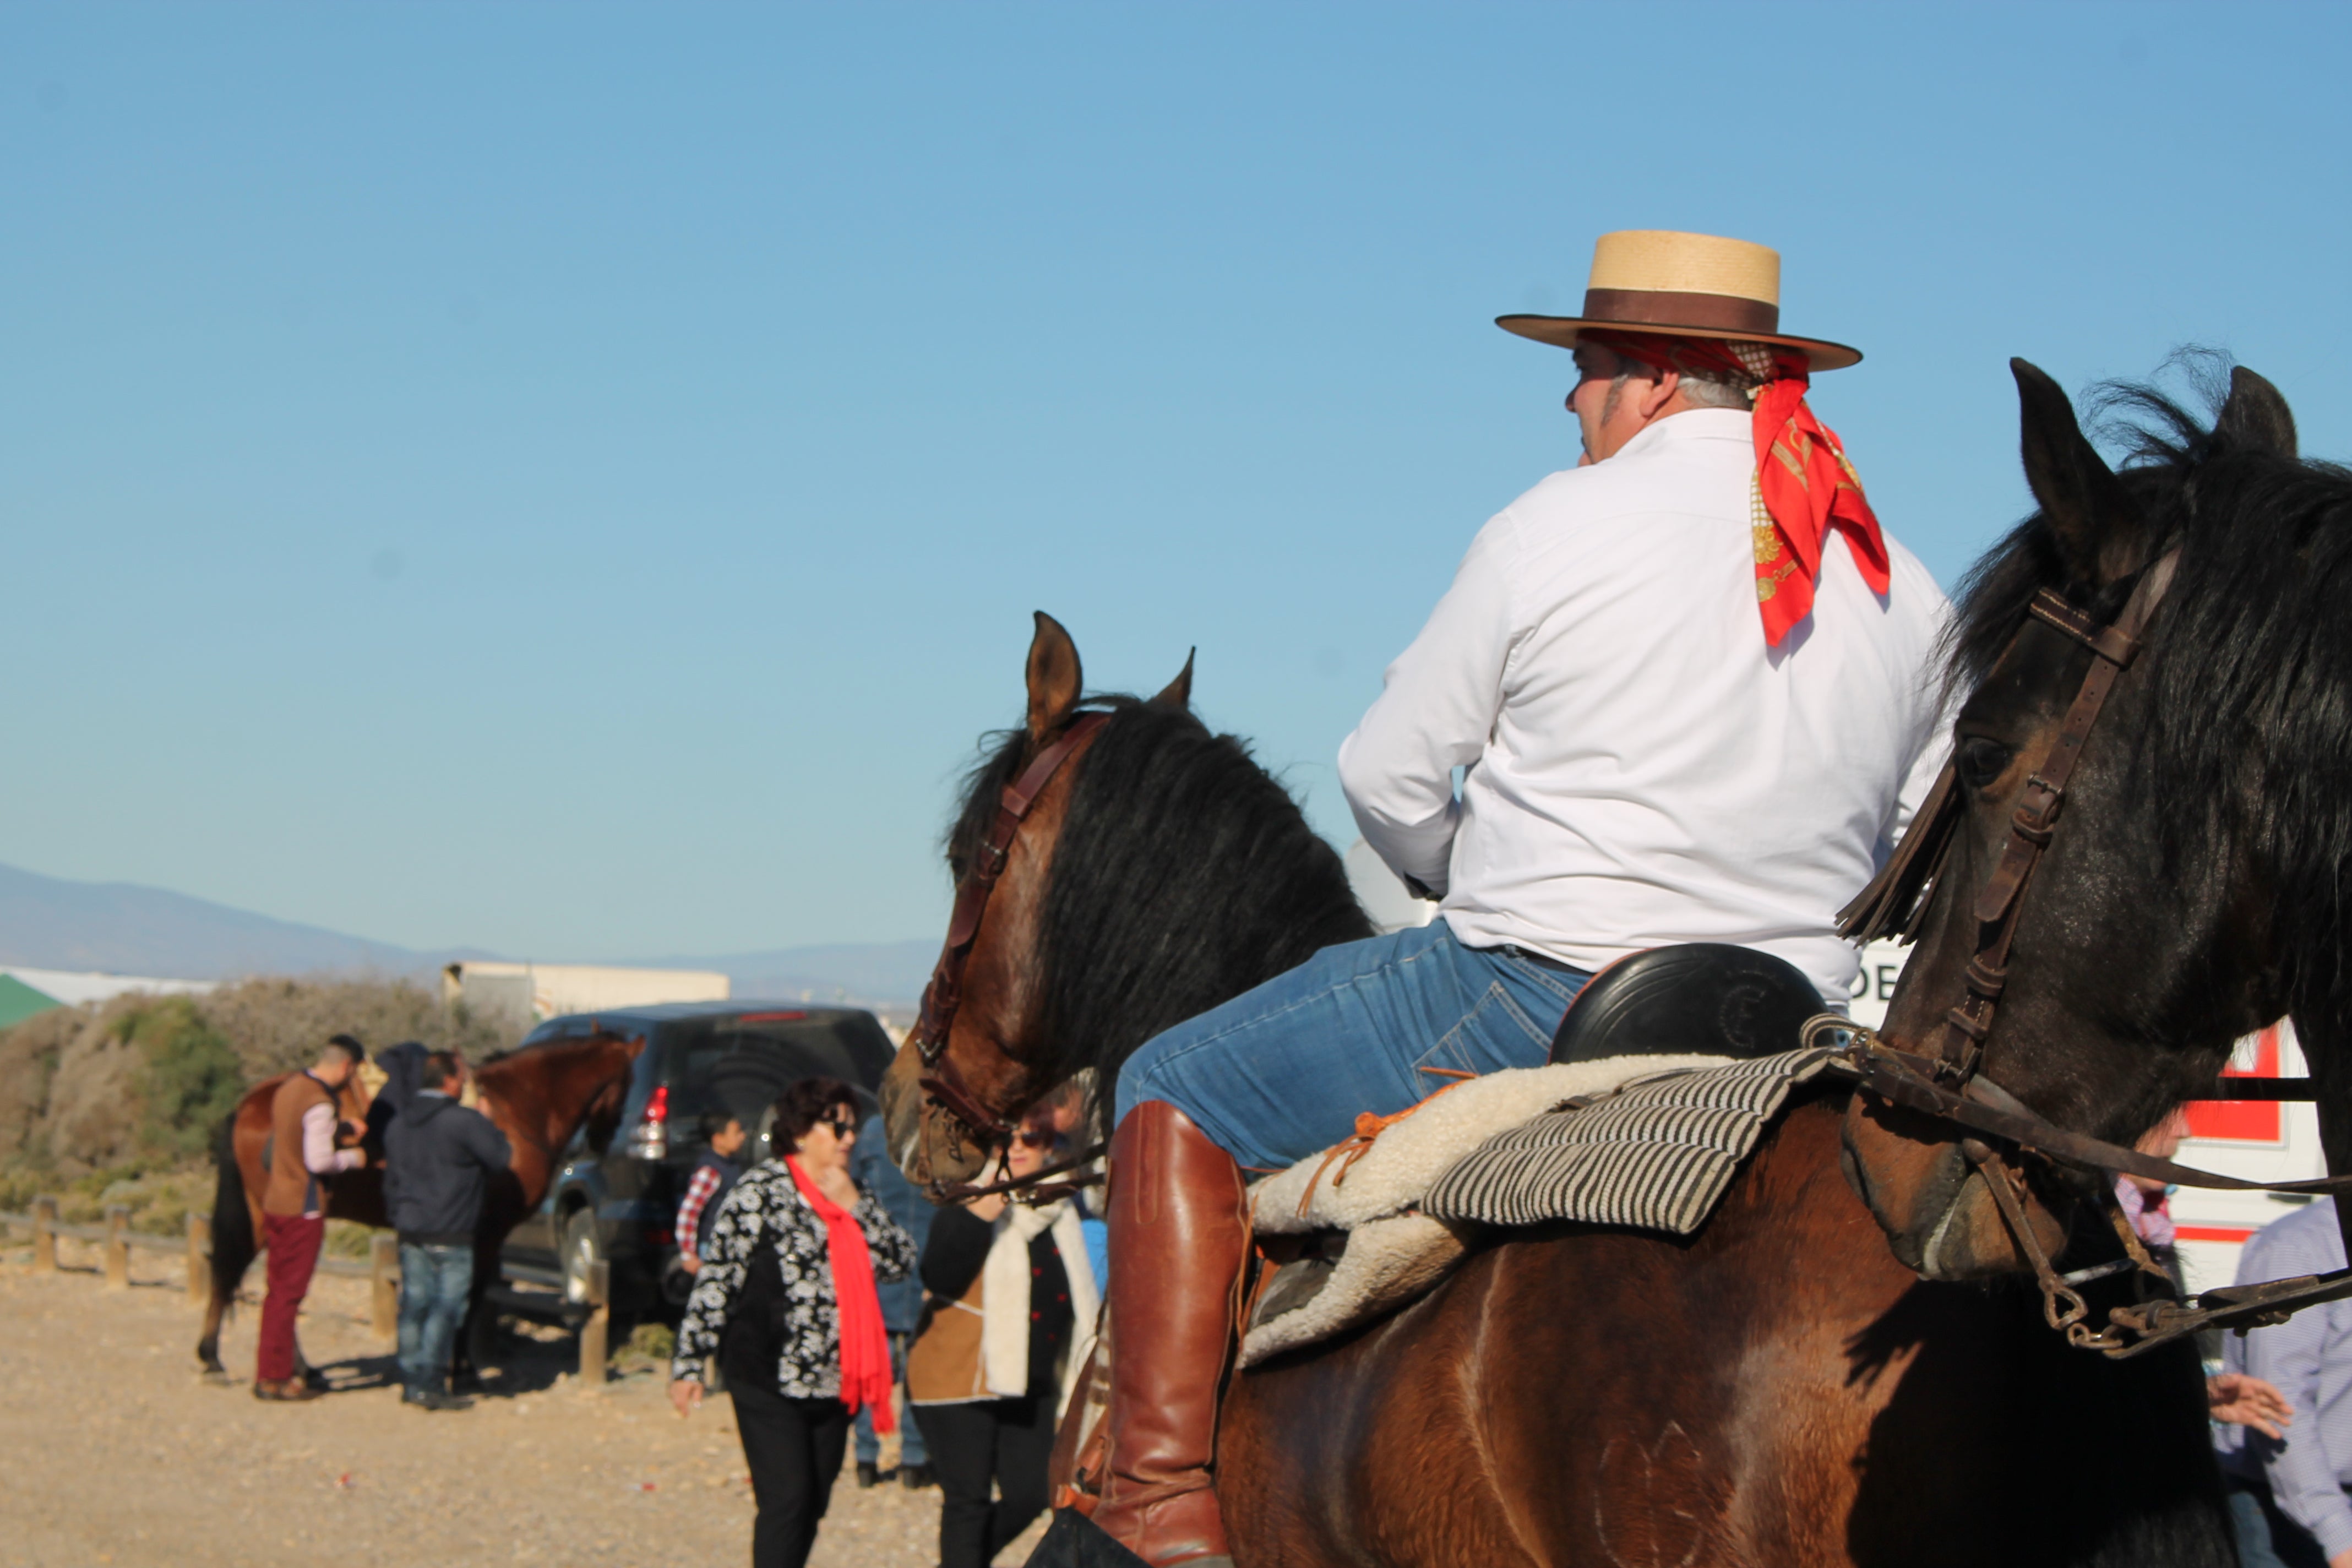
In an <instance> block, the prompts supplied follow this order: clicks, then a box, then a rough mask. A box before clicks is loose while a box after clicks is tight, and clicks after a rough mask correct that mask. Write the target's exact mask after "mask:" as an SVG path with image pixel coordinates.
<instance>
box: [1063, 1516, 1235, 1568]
mask: <svg viewBox="0 0 2352 1568" xmlns="http://www.w3.org/2000/svg"><path fill="white" fill-rule="evenodd" d="M1026 1568H1151V1564H1150V1563H1146V1562H1145V1561H1144V1560H1143V1559H1142V1558H1140V1557H1138V1556H1137V1555H1136V1554H1135V1553H1134V1552H1129V1550H1128V1549H1127V1548H1126V1547H1125V1546H1123V1545H1121V1544H1119V1542H1118V1540H1116V1539H1115V1538H1114V1537H1112V1536H1111V1535H1109V1534H1108V1533H1107V1532H1106V1531H1104V1530H1103V1529H1102V1527H1101V1526H1100V1525H1097V1523H1095V1521H1093V1520H1091V1519H1088V1518H1087V1516H1086V1515H1085V1514H1083V1513H1081V1512H1079V1511H1078V1510H1076V1509H1075V1508H1063V1509H1056V1510H1054V1522H1053V1523H1052V1524H1050V1525H1048V1526H1047V1527H1046V1530H1045V1539H1044V1540H1042V1541H1040V1542H1037V1547H1036V1550H1035V1551H1034V1552H1030V1553H1029V1561H1028V1563H1027V1564H1026ZM1178 1568H1234V1560H1233V1559H1232V1558H1230V1557H1192V1558H1187V1559H1186V1560H1185V1561H1184V1562H1183V1563H1180V1564H1179V1565H1178Z"/></svg>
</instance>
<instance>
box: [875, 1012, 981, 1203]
mask: <svg viewBox="0 0 2352 1568" xmlns="http://www.w3.org/2000/svg"><path fill="white" fill-rule="evenodd" d="M928 1071H929V1069H928V1068H926V1067H925V1066H924V1063H923V1058H922V1053H921V1052H919V1050H917V1049H916V1048H915V1046H914V1043H913V1041H912V1040H909V1041H908V1043H907V1044H906V1045H903V1046H901V1047H898V1056H896V1057H895V1058H892V1059H891V1062H890V1070H889V1071H887V1072H886V1073H884V1074H883V1075H882V1090H881V1096H880V1098H881V1101H882V1133H883V1136H884V1137H885V1138H887V1139H888V1140H889V1154H890V1160H891V1163H894V1164H896V1165H897V1166H898V1169H899V1170H900V1171H901V1172H903V1173H905V1174H906V1177H907V1179H908V1181H910V1182H912V1183H914V1184H915V1185H917V1186H918V1187H926V1186H936V1185H942V1184H949V1183H954V1182H969V1181H972V1180H973V1179H975V1178H976V1177H978V1176H979V1174H980V1173H981V1168H982V1166H984V1165H985V1164H987V1163H988V1157H989V1154H990V1152H991V1151H990V1149H989V1146H988V1144H987V1142H985V1140H984V1139H983V1138H982V1137H981V1136H980V1135H979V1134H977V1133H976V1132H975V1131H973V1130H972V1128H971V1126H970V1125H969V1124H968V1123H967V1122H965V1121H963V1120H962V1119H961V1117H959V1116H957V1115H955V1114H954V1113H953V1112H952V1111H950V1110H948V1109H947V1108H946V1107H945V1106H943V1105H941V1104H940V1102H939V1101H938V1100H934V1099H933V1098H932V1097H931V1095H930V1094H929V1091H928V1090H927V1089H925V1088H924V1086H923V1079H924V1077H925V1076H926V1074H927V1073H928Z"/></svg>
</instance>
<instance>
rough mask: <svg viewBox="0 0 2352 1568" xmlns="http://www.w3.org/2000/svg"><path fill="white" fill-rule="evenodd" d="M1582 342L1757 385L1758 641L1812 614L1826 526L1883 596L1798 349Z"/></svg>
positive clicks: (1878, 560) (1858, 500)
mask: <svg viewBox="0 0 2352 1568" xmlns="http://www.w3.org/2000/svg"><path fill="white" fill-rule="evenodd" d="M1583 336H1584V340H1585V341H1586V342H1591V343H1596V344H1598V345H1599V346H1601V347H1602V348H1605V349H1610V350H1613V351H1614V352H1616V353H1621V354H1623V355H1624V356H1625V357H1626V358H1628V359H1636V360H1639V361H1641V362H1642V363H1643V364H1646V365H1649V366H1651V367H1652V368H1653V369H1656V370H1676V371H1680V370H1697V371H1707V372H1712V373H1714V374H1717V375H1728V376H1731V377H1733V378H1734V379H1736V380H1739V381H1746V382H1760V383H1761V384H1760V385H1759V387H1758V389H1757V391H1756V394H1755V396H1756V416H1755V432H1756V482H1755V485H1754V487H1753V488H1752V489H1751V491H1750V494H1751V496H1752V498H1753V505H1754V514H1755V515H1754V516H1753V517H1752V518H1751V520H1750V521H1751V522H1752V523H1753V525H1754V539H1755V551H1756V607H1757V608H1758V610H1759V611H1760V612H1761V613H1762V614H1763V616H1764V640H1765V641H1766V642H1767V643H1769V644H1770V645H1771V646H1772V647H1780V639H1781V638H1783V637H1787V636H1788V635H1789V628H1790V627H1791V626H1795V625H1796V624H1797V623H1798V622H1799V621H1801V620H1803V619H1804V618H1805V617H1806V616H1809V615H1811V613H1812V609H1813V584H1815V583H1817V582H1819V581H1820V580H1821V575H1822V542H1823V541H1824V540H1825V539H1826V538H1827V537H1828V534H1829V531H1830V530H1832V529H1833V528H1834V529H1836V530H1838V531H1840V532H1842V533H1843V534H1844V535H1845V542H1846V548H1847V549H1848V550H1849V551H1851V552H1853V563H1854V565H1855V566H1857V567H1859V568H1860V569H1861V571H1862V580H1863V581H1864V583H1867V584H1870V587H1871V590H1872V592H1874V593H1878V594H1884V593H1885V592H1886V591H1887V589H1888V586H1889V582H1890V579H1889V577H1888V574H1887V564H1888V563H1887V556H1886V538H1885V535H1884V534H1882V533H1881V532H1880V531H1879V529H1878V516H1877V514H1876V513H1875V512H1873V511H1872V510H1870V502H1869V501H1868V500H1866V499H1864V496H1863V493H1862V479H1861V478H1860V476H1858V475H1856V474H1855V473H1854V471H1853V464H1852V463H1851V462H1849V461H1847V460H1846V455H1845V447H1843V445H1841V444H1840V443H1839V441H1838V438H1837V433H1836V432H1835V431H1833V430H1832V429H1831V428H1830V427H1829V426H1826V425H1824V424H1822V422H1821V421H1820V420H1819V419H1816V418H1815V417H1813V411H1812V408H1811V406H1810V405H1808V404H1807V403H1806V402H1805V389H1806V387H1807V386H1808V385H1809V384H1811V374H1812V373H1811V363H1810V362H1808V361H1807V360H1806V358H1805V355H1804V351H1802V350H1801V349H1792V348H1785V347H1780V346H1777V345H1770V344H1765V343H1732V342H1726V341H1725V340H1723V339H1721V338H1675V337H1665V336H1662V335H1660V334H1658V333H1654V332H1620V331H1587V332H1585V333H1584V334H1583ZM1768 363H1769V368H1768Z"/></svg>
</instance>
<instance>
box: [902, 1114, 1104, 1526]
mask: <svg viewBox="0 0 2352 1568" xmlns="http://www.w3.org/2000/svg"><path fill="white" fill-rule="evenodd" d="M1056 1142H1057V1139H1056V1135H1055V1131H1054V1126H1053V1121H1052V1119H1051V1117H1050V1116H1047V1115H1044V1114H1039V1115H1033V1116H1032V1117H1031V1118H1030V1119H1029V1121H1026V1122H1024V1124H1023V1125H1022V1127H1021V1129H1020V1131H1018V1132H1017V1133H1015V1134H1014V1136H1013V1147H1012V1149H1011V1151H1010V1152H1008V1154H1007V1156H1006V1162H1007V1168H1008V1170H1009V1171H1010V1173H1012V1174H1013V1175H1014V1176H1025V1175H1027V1174H1029V1173H1031V1172H1033V1171H1035V1170H1036V1169H1037V1168H1038V1167H1039V1166H1041V1165H1043V1164H1045V1162H1046V1161H1047V1160H1048V1159H1049V1158H1052V1157H1053V1154H1054V1151H1055V1145H1056ZM922 1276H923V1288H924V1289H926V1290H927V1291H929V1294H930V1301H929V1308H928V1310H927V1311H926V1313H925V1321H924V1326H923V1331H922V1333H921V1335H920V1336H919V1338H918V1339H917V1340H916V1342H915V1348H914V1350H913V1351H912V1352H910V1353H909V1354H908V1357H907V1398H908V1404H910V1405H913V1406H914V1410H915V1419H916V1421H917V1422H919V1424H920V1425H921V1426H922V1429H923V1440H924V1442H925V1443H926V1444H927V1445H929V1449H930V1457H931V1467H932V1469H933V1471H934V1472H935V1473H936V1474H937V1476H938V1478H939V1483H940V1565H941V1568H988V1565H989V1563H992V1562H993V1561H994V1560H995V1556H996V1553H997V1552H1001V1551H1003V1548H1004V1547H1005V1545H1006V1544H1007V1543H1008V1542H1011V1541H1012V1540H1013V1537H1015V1536H1017V1535H1019V1534H1020V1533H1021V1531H1023V1530H1024V1529H1025V1528H1027V1526H1028V1524H1029V1522H1030V1521H1032V1520H1034V1519H1035V1518H1036V1517H1037V1516H1038V1515H1039V1514H1041V1513H1043V1512H1045V1503H1046V1487H1045V1465H1046V1461H1047V1459H1048V1458H1050V1457H1051V1455H1052V1453H1053V1447H1054V1429H1055V1426H1056V1424H1057V1423H1058V1422H1059V1420H1060V1418H1061V1413H1062V1407H1063V1405H1065V1404H1066V1403H1067V1401H1068V1399H1069V1395H1070V1386H1071V1384H1073V1383H1074V1382H1075V1381H1076V1377H1077V1373H1078V1370H1079V1368H1080V1367H1081V1366H1082V1365H1084V1363H1085V1360H1086V1354H1087V1350H1088V1348H1089V1347H1090V1346H1091V1345H1092V1343H1093V1341H1094V1332H1095V1311H1096V1307H1097V1302H1098V1301H1099V1300H1100V1299H1101V1294H1100V1289H1099V1287H1098V1286H1097V1282H1096V1280H1095V1276H1094V1268H1093V1266H1092V1265H1091V1264H1090V1263H1088V1261H1087V1247H1086V1239H1085V1235H1084V1232H1083V1231H1082V1230H1081V1228H1080V1224H1079V1214H1078V1210H1077V1206H1076V1205H1075V1204H1074V1203H1072V1202H1071V1201H1070V1200H1069V1199H1067V1198H1063V1199H1060V1200H1058V1201H1056V1202H1054V1203H1051V1204H1045V1205H1039V1206H1036V1207H1031V1206H1030V1205H1025V1204H1008V1203H1007V1202H1006V1201H1005V1200H1004V1198H1003V1197H1002V1196H994V1197H985V1198H975V1199H973V1200H972V1201H971V1203H970V1204H967V1205H964V1206H962V1207H961V1208H951V1209H942V1210H940V1214H939V1217H938V1218H937V1219H935V1220H934V1221H933V1222H932V1224H931V1234H930V1239H929V1241H928V1242H927V1243H926V1244H925V1246H924V1248H923V1261H922ZM992 1486H993V1487H994V1489H996V1490H998V1491H999V1492H1001V1493H1002V1494H1003V1495H1002V1497H1001V1498H1000V1499H999V1500H997V1501H995V1502H994V1503H991V1501H990V1497H989V1494H990V1490H991V1487H992Z"/></svg>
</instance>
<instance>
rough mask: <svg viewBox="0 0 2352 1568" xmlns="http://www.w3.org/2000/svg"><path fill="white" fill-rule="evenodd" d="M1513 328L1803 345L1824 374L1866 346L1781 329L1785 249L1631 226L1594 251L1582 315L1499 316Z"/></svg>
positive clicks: (1572, 335)
mask: <svg viewBox="0 0 2352 1568" xmlns="http://www.w3.org/2000/svg"><path fill="white" fill-rule="evenodd" d="M1495 324H1496V326H1498V327H1500V328H1502V329H1503V330H1504V331H1507V332H1517V334H1518V335H1519V336H1521V337H1523V338H1533V339H1534V340H1535V341H1536V342H1539V343H1551V344H1554V345H1556V346H1557V347H1559V348H1564V349H1572V348H1574V347H1575V346H1576V345H1577V342H1578V340H1579V339H1580V337H1581V336H1582V335H1583V333H1584V332H1585V331H1586V330H1588V329H1591V328H1601V329H1607V330H1611V331H1621V332H1626V331H1631V332H1653V333H1656V334H1657V335H1659V336H1661V337H1684V338H1726V339H1729V340H1731V341H1733V342H1751V343H1773V344H1777V345H1779V346H1781V347H1784V348H1791V349H1797V350H1801V352H1802V353H1804V355H1805V357H1806V358H1807V360H1809V361H1810V362H1811V366H1812V368H1813V369H1814V370H1816V371H1824V370H1843V369H1844V368H1845V367H1846V366H1847V365H1850V364H1853V363H1856V362H1857V361H1859V360H1860V359H1861V358H1862V351H1861V350H1859V349H1853V348H1848V347H1847V346H1846V345H1845V344H1843V343H1833V342H1827V341H1825V340H1823V339H1820V338H1798V337H1790V336H1789V335H1788V334H1786V333H1784V332H1782V331H1780V252H1779V251H1777V250H1774V249H1773V248H1772V247H1770V246H1768V245H1753V244H1750V243H1749V242H1748V241H1747V240H1744V239H1724V238H1720V237H1717V236H1715V235H1711V234H1678V233H1675V231H1674V230H1672V229H1658V228H1627V229H1620V230H1618V231H1617V232H1616V233H1614V234H1604V235H1602V236H1601V238H1600V239H1599V241H1597V242H1596V243H1595V244H1594V245H1593V247H1592V276H1591V281H1590V282H1588V283H1587V284H1586V286H1585V289H1584V313H1583V314H1582V315H1580V316H1497V317H1496V318H1495Z"/></svg>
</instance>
